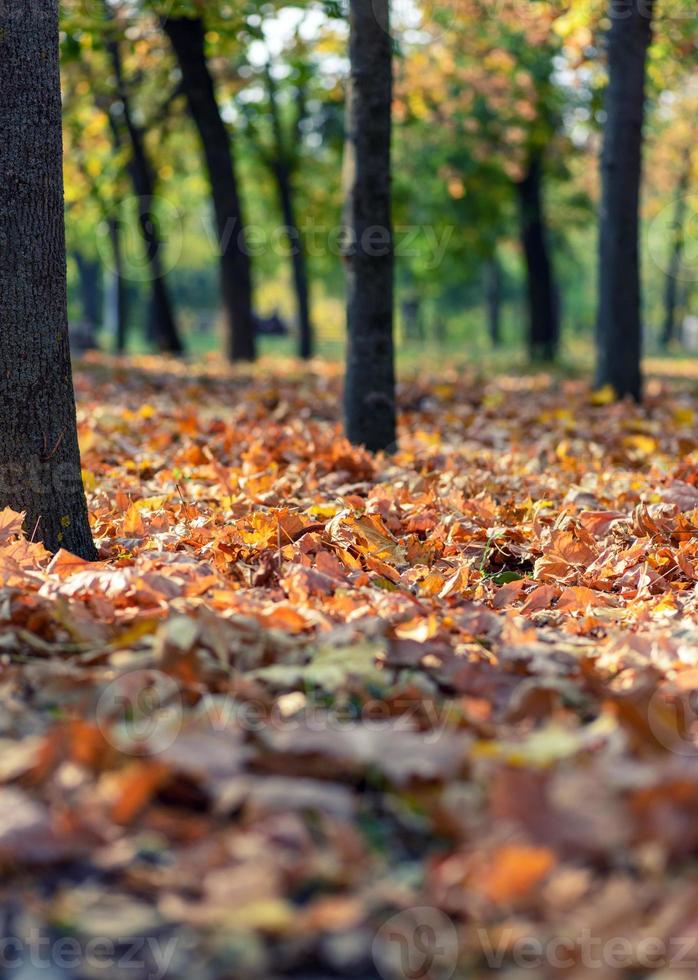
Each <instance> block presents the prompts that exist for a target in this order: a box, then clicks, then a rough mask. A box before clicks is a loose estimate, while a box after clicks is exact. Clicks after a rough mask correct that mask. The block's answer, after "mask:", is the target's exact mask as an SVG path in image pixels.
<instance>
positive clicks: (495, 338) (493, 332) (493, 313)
mask: <svg viewBox="0 0 698 980" xmlns="http://www.w3.org/2000/svg"><path fill="white" fill-rule="evenodd" d="M485 302H486V304H487V332H488V334H489V338H490V343H491V344H492V346H493V347H499V346H500V344H501V342H502V322H501V320H502V269H501V266H500V264H499V259H498V258H497V254H496V253H495V254H494V255H492V257H491V258H490V259H489V260H488V261H487V262H486V263H485Z"/></svg>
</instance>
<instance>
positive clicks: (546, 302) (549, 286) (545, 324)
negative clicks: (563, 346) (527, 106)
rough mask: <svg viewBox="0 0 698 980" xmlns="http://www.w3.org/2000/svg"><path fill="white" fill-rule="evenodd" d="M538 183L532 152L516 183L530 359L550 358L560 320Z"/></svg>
mask: <svg viewBox="0 0 698 980" xmlns="http://www.w3.org/2000/svg"><path fill="white" fill-rule="evenodd" d="M542 185H543V166H542V161H541V158H540V155H538V154H535V155H534V156H533V157H532V158H531V160H530V163H529V167H528V172H527V173H526V176H525V177H524V179H523V180H522V181H520V182H519V183H518V184H517V185H516V190H517V194H518V198H519V215H520V221H521V244H522V246H523V251H524V257H525V260H526V295H527V302H528V347H529V354H530V357H531V360H534V361H535V360H545V361H551V360H553V359H554V357H555V354H556V352H557V345H558V341H559V337H560V323H559V314H558V304H557V295H556V289H555V277H554V272H553V264H552V260H551V258H550V252H549V248H548V235H547V228H546V221H545V212H544V209H543V188H542Z"/></svg>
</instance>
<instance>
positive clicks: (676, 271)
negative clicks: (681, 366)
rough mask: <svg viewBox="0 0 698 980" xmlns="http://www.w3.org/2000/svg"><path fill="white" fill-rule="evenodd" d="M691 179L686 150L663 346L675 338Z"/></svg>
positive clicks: (678, 192) (673, 236)
mask: <svg viewBox="0 0 698 980" xmlns="http://www.w3.org/2000/svg"><path fill="white" fill-rule="evenodd" d="M690 181H691V151H690V149H689V150H687V151H686V153H685V155H684V161H683V166H682V168H681V174H680V176H679V181H678V187H677V188H676V209H675V211H674V219H673V221H672V225H671V245H670V253H669V268H668V269H667V277H666V292H665V299H664V330H663V331H662V346H663V347H664V348H667V347H669V345H670V344H671V343H672V341H674V340H675V339H676V334H677V330H676V327H677V323H676V320H677V315H676V314H677V306H678V291H679V290H678V286H679V275H680V273H681V261H682V259H683V250H684V244H685V224H686V216H687V213H688V201H687V199H686V195H687V193H688V188H689V184H690Z"/></svg>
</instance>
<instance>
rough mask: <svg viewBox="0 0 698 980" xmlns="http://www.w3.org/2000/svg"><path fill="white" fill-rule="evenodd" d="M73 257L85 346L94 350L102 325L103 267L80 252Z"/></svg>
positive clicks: (74, 253)
mask: <svg viewBox="0 0 698 980" xmlns="http://www.w3.org/2000/svg"><path fill="white" fill-rule="evenodd" d="M73 257H74V259H75V265H76V266H77V270H78V280H79V283H80V305H81V308H82V322H83V326H84V328H85V330H84V337H83V346H84V348H85V349H90V350H92V349H94V348H95V347H96V346H97V331H98V330H99V328H100V326H101V324H102V267H101V265H100V263H99V260H98V259H88V258H87V256H85V255H83V253H82V252H80V251H79V250H78V251H74V252H73Z"/></svg>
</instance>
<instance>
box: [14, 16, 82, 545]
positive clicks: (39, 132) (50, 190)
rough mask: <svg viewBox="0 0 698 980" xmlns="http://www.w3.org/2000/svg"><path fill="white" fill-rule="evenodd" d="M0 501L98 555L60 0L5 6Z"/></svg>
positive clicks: (40, 528)
mask: <svg viewBox="0 0 698 980" xmlns="http://www.w3.org/2000/svg"><path fill="white" fill-rule="evenodd" d="M0 120H2V123H1V126H2V139H1V140H0V363H1V364H2V371H1V372H0V507H12V508H14V509H15V510H18V511H25V512H26V520H25V527H26V528H27V530H28V532H29V534H33V536H34V538H35V539H37V540H42V541H43V542H44V543H45V545H46V547H47V548H50V549H51V550H57V549H58V548H60V547H63V548H67V549H69V550H70V551H73V552H74V553H75V554H78V555H80V556H81V557H83V558H87V559H93V558H95V557H96V552H95V547H94V544H93V543H92V535H91V533H90V527H89V523H88V520H87V506H86V504H85V494H84V490H83V485H82V475H81V469H80V452H79V449H78V439H77V425H76V418H75V397H74V395H73V382H72V376H71V368H70V353H69V348H68V317H67V300H66V254H65V228H64V218H63V172H62V146H61V142H62V140H61V94H60V81H59V72H58V4H57V2H56V0H16V2H15V3H13V4H12V5H11V7H8V6H7V5H2V6H0Z"/></svg>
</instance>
